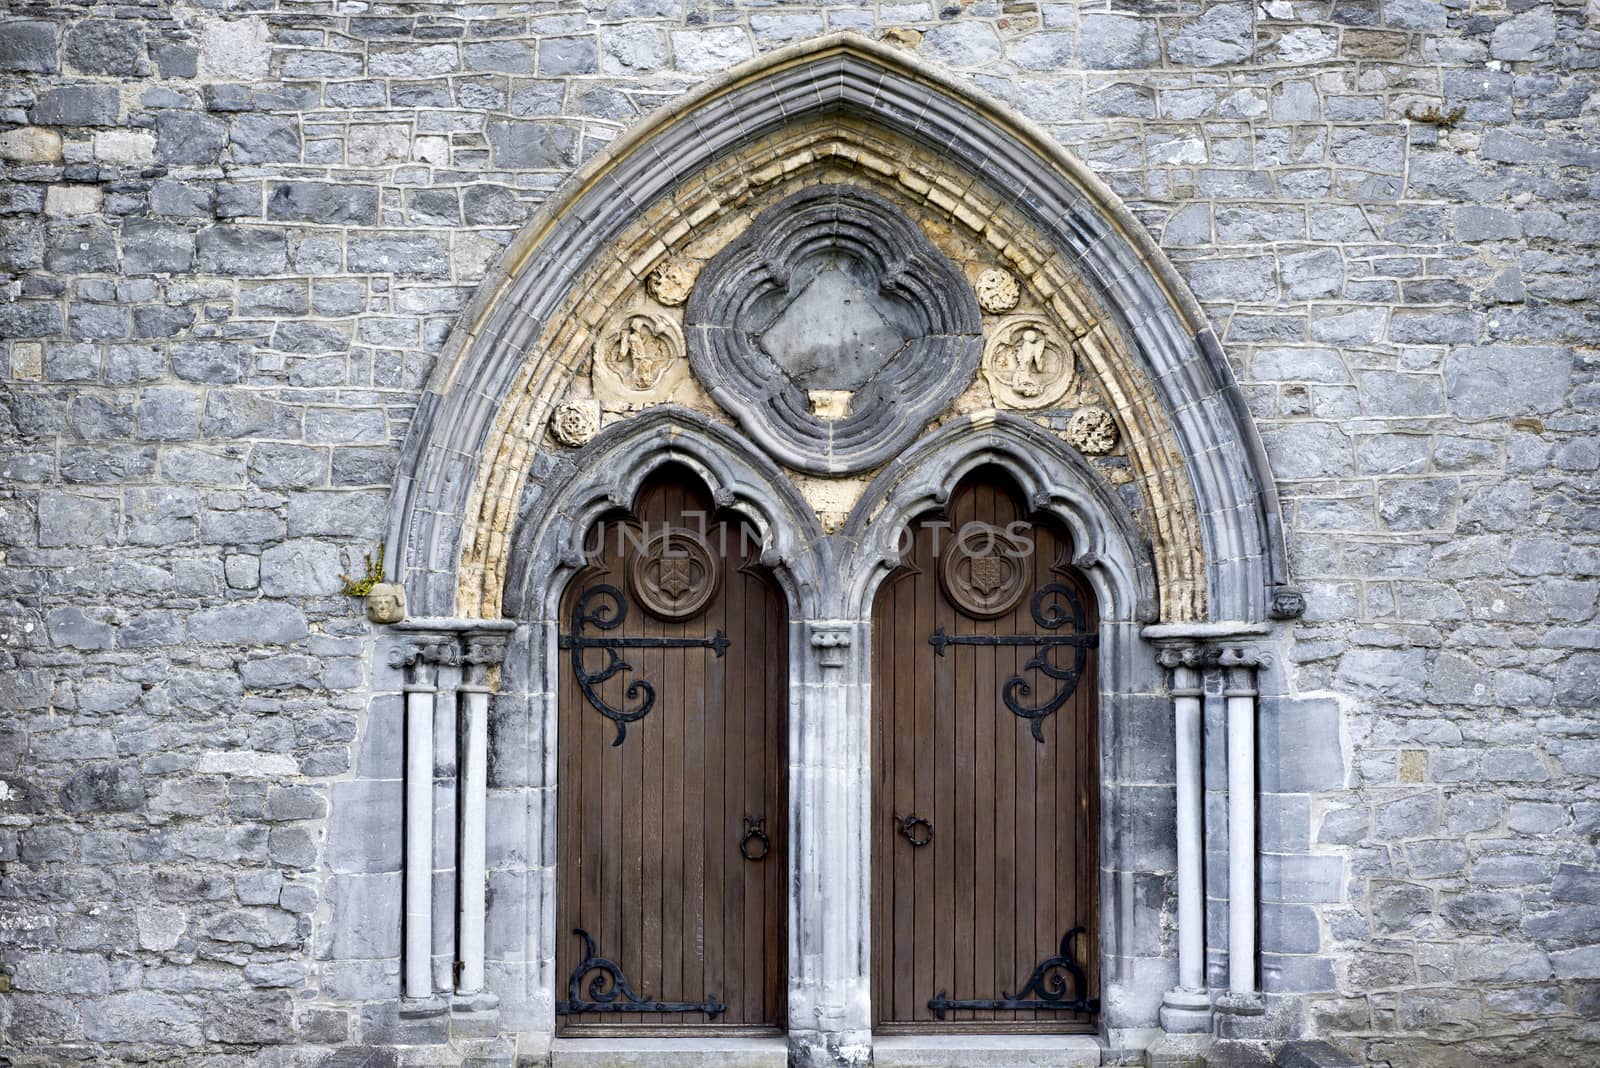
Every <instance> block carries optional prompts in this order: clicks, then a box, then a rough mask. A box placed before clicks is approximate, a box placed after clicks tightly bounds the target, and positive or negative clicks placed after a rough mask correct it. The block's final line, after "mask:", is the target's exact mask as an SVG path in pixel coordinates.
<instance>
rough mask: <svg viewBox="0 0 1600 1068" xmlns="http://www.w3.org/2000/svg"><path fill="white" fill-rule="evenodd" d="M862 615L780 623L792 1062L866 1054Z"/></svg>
mask: <svg viewBox="0 0 1600 1068" xmlns="http://www.w3.org/2000/svg"><path fill="white" fill-rule="evenodd" d="M871 650H872V642H871V639H870V626H869V625H868V624H866V623H858V622H848V621H844V622H841V621H832V620H828V621H818V620H809V621H802V622H798V623H795V624H794V625H793V628H792V630H791V662H792V663H793V664H795V665H796V667H797V670H796V671H794V672H793V673H792V677H793V680H794V685H793V686H792V688H791V697H790V701H791V708H792V712H793V715H792V719H791V724H792V726H791V728H790V739H791V744H790V757H789V761H790V763H789V797H790V813H789V826H790V828H791V832H790V833H791V834H792V836H793V838H792V845H793V848H792V849H791V850H790V858H791V859H790V864H791V865H792V866H791V868H790V885H791V887H793V897H792V899H791V902H790V916H789V1044H790V1052H791V1063H792V1064H793V1065H796V1066H797V1068H822V1066H825V1065H826V1066H830V1068H831V1066H837V1065H851V1064H860V1065H865V1064H868V1063H870V1062H871V1056H872V1016H871V987H870V982H869V975H868V970H867V969H868V961H869V959H870V947H869V946H868V944H867V939H868V936H869V931H870V914H871V907H872V901H871V887H870V884H869V881H868V857H867V850H868V847H869V846H868V843H869V842H870V835H869V834H868V833H867V824H868V818H869V816H868V811H869V802H870V798H869V796H868V790H869V783H870V779H871V757H870V754H869V751H868V745H869V739H868V720H869V714H870V707H871V705H870V695H869V694H868V692H867V687H868V678H869V676H868V665H867V661H866V658H867V657H869V656H870V655H871Z"/></svg>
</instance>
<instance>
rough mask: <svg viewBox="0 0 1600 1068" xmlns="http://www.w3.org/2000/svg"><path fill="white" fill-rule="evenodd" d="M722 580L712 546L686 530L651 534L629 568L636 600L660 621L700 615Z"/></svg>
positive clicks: (662, 531) (680, 529)
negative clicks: (720, 579)
mask: <svg viewBox="0 0 1600 1068" xmlns="http://www.w3.org/2000/svg"><path fill="white" fill-rule="evenodd" d="M719 578H720V572H719V571H718V568H717V558H716V556H715V555H714V554H713V553H712V551H711V546H709V545H707V544H706V541H705V539H704V538H702V537H701V536H700V535H699V534H697V533H696V532H694V531H693V530H689V529H687V528H685V527H666V528H664V529H661V530H658V531H656V532H655V533H654V534H651V535H650V536H649V537H648V538H646V539H645V542H644V545H643V546H642V547H641V548H640V549H639V551H638V552H637V553H635V554H634V557H633V561H632V563H630V564H629V565H628V585H630V586H632V587H633V596H634V598H635V599H637V600H638V602H639V603H640V604H641V605H642V606H644V610H645V611H646V612H649V613H650V614H651V615H653V616H656V617H657V618H659V619H688V618H689V617H690V616H695V615H698V614H699V613H700V612H701V611H702V610H703V609H704V608H705V606H706V605H707V603H709V602H710V600H711V598H712V597H714V596H715V595H716V592H717V582H718V581H719Z"/></svg>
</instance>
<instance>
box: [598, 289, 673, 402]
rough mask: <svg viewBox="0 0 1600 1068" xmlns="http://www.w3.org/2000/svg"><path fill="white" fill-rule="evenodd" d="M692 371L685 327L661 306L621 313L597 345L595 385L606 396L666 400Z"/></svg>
mask: <svg viewBox="0 0 1600 1068" xmlns="http://www.w3.org/2000/svg"><path fill="white" fill-rule="evenodd" d="M688 376H689V362H688V360H687V359H686V358H685V356H684V345H683V331H682V330H680V329H679V328H678V324H677V323H676V322H674V321H673V320H672V318H671V317H670V316H667V315H663V314H661V313H659V312H651V311H628V312H623V313H622V314H620V315H617V316H616V317H615V318H613V319H612V320H611V322H610V324H609V325H608V326H607V327H606V330H605V333H603V334H602V335H601V336H600V343H599V344H598V345H596V346H595V352H594V390H595V395H596V396H598V397H599V398H600V399H601V400H605V401H610V402H612V403H615V404H619V405H622V406H623V407H627V408H642V407H644V406H646V405H648V404H653V403H658V402H660V401H663V400H666V399H667V397H669V396H670V395H671V394H672V391H673V390H675V389H677V388H678V386H679V385H681V384H682V383H683V381H684V380H685V379H686V378H688Z"/></svg>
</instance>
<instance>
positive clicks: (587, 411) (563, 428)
mask: <svg viewBox="0 0 1600 1068" xmlns="http://www.w3.org/2000/svg"><path fill="white" fill-rule="evenodd" d="M598 433H600V412H599V405H596V404H594V403H593V402H589V403H585V402H583V401H563V402H562V403H560V404H558V405H556V410H555V411H554V412H553V413H551V415H550V436H551V437H553V438H555V439H556V440H557V441H559V442H561V444H563V445H566V446H568V447H569V448H574V449H575V448H578V447H579V446H581V445H587V444H589V442H590V441H592V440H593V439H594V436H595V435H596V434H598Z"/></svg>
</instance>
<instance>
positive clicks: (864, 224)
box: [684, 185, 982, 475]
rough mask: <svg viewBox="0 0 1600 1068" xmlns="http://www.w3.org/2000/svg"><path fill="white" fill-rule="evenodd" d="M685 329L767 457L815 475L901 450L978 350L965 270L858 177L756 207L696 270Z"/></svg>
mask: <svg viewBox="0 0 1600 1068" xmlns="http://www.w3.org/2000/svg"><path fill="white" fill-rule="evenodd" d="M684 329H685V333H686V334H687V341H688V345H689V362H690V364H691V365H692V366H693V368H694V372H695V375H696V376H697V377H698V378H699V379H700V383H701V385H703V386H704V387H705V388H706V390H707V391H708V392H709V393H710V394H711V396H712V398H713V399H714V400H716V402H717V403H718V404H720V405H722V407H723V408H724V409H726V410H727V411H728V412H729V413H730V414H731V415H733V417H734V418H735V419H737V420H738V421H739V423H740V425H741V426H742V427H743V428H744V430H745V432H746V433H747V434H749V435H750V436H751V437H752V438H754V439H755V440H756V441H758V442H759V443H760V444H761V445H762V446H763V447H764V448H766V449H767V450H768V451H769V452H770V453H771V454H772V455H773V456H774V457H775V458H776V459H778V460H780V461H781V462H783V463H785V464H788V465H789V466H791V467H794V468H798V469H799V470H801V471H805V472H807V473H808V474H819V475H828V474H834V475H837V474H848V473H851V472H855V471H864V470H867V469H870V468H873V467H876V466H878V465H880V464H882V463H885V462H886V461H888V460H890V459H892V458H893V457H895V456H897V455H899V454H900V453H901V452H902V451H903V450H904V449H905V447H906V446H907V445H909V444H910V443H911V441H912V440H913V439H914V438H915V437H916V436H917V434H918V433H920V432H921V430H922V428H923V427H925V426H926V425H927V423H928V421H929V420H930V419H932V418H933V417H934V416H936V415H937V414H938V413H939V412H940V411H942V410H943V409H944V408H945V406H946V405H948V404H949V403H950V401H951V400H953V399H954V398H955V396H956V394H958V393H960V392H961V390H962V389H964V388H965V387H966V385H967V383H969V382H970V381H971V380H972V375H973V372H974V371H975V370H976V369H977V363H978V360H979V358H980V356H981V355H982V352H981V345H982V338H981V334H982V315H981V313H980V312H979V310H978V303H977V299H976V298H975V297H974V296H973V292H972V288H971V287H970V286H969V285H968V284H967V282H966V278H965V276H963V275H962V273H961V272H960V271H958V270H957V269H956V267H955V265H954V264H952V263H951V262H950V261H949V260H947V259H946V258H945V257H944V255H943V254H942V253H941V252H939V250H938V249H936V248H934V246H933V245H932V243H931V242H929V240H928V238H927V237H926V235H924V234H923V232H922V230H921V229H920V228H919V227H917V226H916V225H915V224H913V223H912V222H911V221H910V220H909V219H907V218H906V217H905V215H903V214H902V213H901V212H900V210H899V209H898V208H896V207H895V206H894V205H893V204H891V203H890V202H889V201H888V200H885V199H884V198H883V197H880V196H877V195H876V194H873V193H869V192H867V191H865V190H863V189H858V188H855V187H853V186H833V185H822V186H814V187H812V188H810V189H806V190H804V191H802V192H799V193H795V194H794V195H793V196H790V197H788V198H787V199H785V200H783V201H781V202H780V203H778V204H776V205H774V206H773V207H771V208H769V209H767V210H766V211H765V212H763V213H762V214H761V215H760V216H759V217H757V219H756V220H755V222H754V223H752V224H751V225H750V228H749V229H748V230H746V231H745V232H744V233H743V234H741V235H740V236H739V237H738V238H736V239H735V240H734V241H732V242H731V243H730V244H729V245H728V246H727V247H726V248H724V249H723V250H722V251H721V252H719V253H718V254H717V255H716V257H715V258H713V259H712V260H711V262H710V263H708V264H707V265H706V266H705V269H704V270H702V271H701V272H700V276H699V280H698V281H697V282H696V283H695V286H694V289H693V292H691V294H690V296H689V303H688V306H687V307H686V309H685V313H684ZM819 397H821V398H823V399H824V400H825V401H826V403H822V404H817V403H815V399H816V398H819Z"/></svg>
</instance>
